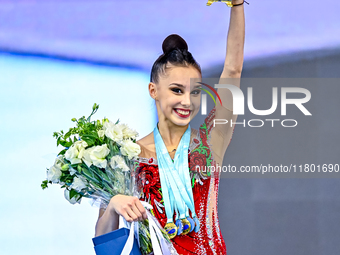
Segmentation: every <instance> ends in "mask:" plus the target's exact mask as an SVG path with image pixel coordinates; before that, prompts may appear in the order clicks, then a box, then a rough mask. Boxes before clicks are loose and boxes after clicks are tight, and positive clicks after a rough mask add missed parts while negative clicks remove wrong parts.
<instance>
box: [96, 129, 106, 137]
mask: <svg viewBox="0 0 340 255" xmlns="http://www.w3.org/2000/svg"><path fill="white" fill-rule="evenodd" d="M97 133H98V136H99V137H100V138H103V137H104V135H105V131H104V130H102V129H101V130H98V132H97Z"/></svg>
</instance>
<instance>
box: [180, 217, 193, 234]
mask: <svg viewBox="0 0 340 255" xmlns="http://www.w3.org/2000/svg"><path fill="white" fill-rule="evenodd" d="M181 221H182V225H183V232H182V235H186V234H188V233H189V232H190V230H191V224H190V222H189V221H188V220H187V219H186V218H184V219H182V220H181Z"/></svg>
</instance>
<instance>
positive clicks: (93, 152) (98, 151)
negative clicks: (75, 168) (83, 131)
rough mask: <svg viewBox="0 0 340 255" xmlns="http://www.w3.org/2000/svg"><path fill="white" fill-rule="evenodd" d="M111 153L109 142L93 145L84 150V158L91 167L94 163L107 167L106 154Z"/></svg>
mask: <svg viewBox="0 0 340 255" xmlns="http://www.w3.org/2000/svg"><path fill="white" fill-rule="evenodd" d="M109 153H110V150H109V149H108V148H107V144H104V145H100V146H95V147H91V148H89V149H87V150H85V151H84V154H83V160H84V162H85V164H86V165H87V166H88V167H90V166H91V165H92V164H93V165H95V166H97V167H102V168H106V165H107V160H106V159H105V158H106V156H107V155H108V154H109Z"/></svg>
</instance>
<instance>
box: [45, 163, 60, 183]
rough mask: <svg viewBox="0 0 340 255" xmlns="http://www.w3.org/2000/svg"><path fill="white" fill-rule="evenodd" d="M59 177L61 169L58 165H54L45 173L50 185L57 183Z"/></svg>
mask: <svg viewBox="0 0 340 255" xmlns="http://www.w3.org/2000/svg"><path fill="white" fill-rule="evenodd" d="M60 177H61V167H60V165H58V164H54V165H53V166H51V167H50V169H48V171H47V180H48V181H51V182H52V183H59V181H60Z"/></svg>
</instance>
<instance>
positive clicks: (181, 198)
mask: <svg viewBox="0 0 340 255" xmlns="http://www.w3.org/2000/svg"><path fill="white" fill-rule="evenodd" d="M190 135H191V128H190V125H188V128H187V130H186V131H185V133H184V134H183V136H182V138H181V141H180V143H179V145H178V148H177V150H176V154H175V157H174V160H173V161H172V159H171V157H170V155H169V153H168V150H167V149H166V146H165V144H164V142H163V139H162V137H161V135H160V133H159V130H158V128H157V125H156V127H155V129H154V139H155V147H156V153H157V161H158V169H159V175H160V180H161V187H162V193H163V201H164V207H165V213H166V217H167V223H166V225H165V227H164V229H165V231H166V232H167V233H168V236H169V238H170V239H171V238H174V237H175V236H176V235H186V234H188V233H190V232H191V231H194V230H195V232H198V231H199V229H200V224H199V221H198V218H197V216H196V213H195V204H194V199H193V193H192V187H191V180H190V175H189V171H188V149H189V143H190ZM189 210H190V212H191V216H192V218H191V217H190V214H189ZM174 212H176V219H175V223H174Z"/></svg>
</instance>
